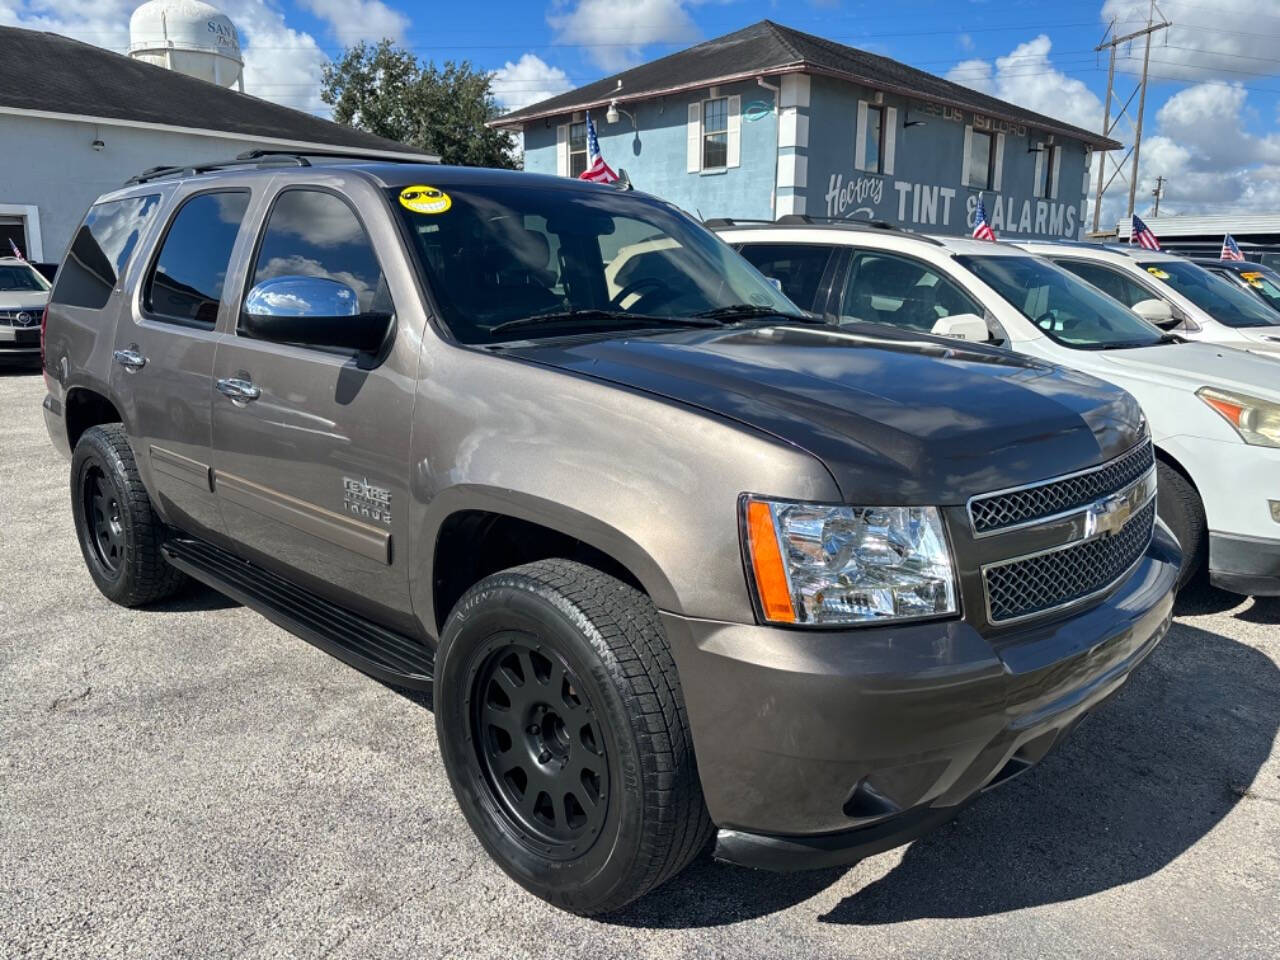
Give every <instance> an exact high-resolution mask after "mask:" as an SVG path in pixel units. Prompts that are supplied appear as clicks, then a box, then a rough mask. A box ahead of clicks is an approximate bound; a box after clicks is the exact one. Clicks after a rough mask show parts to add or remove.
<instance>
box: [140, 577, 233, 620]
mask: <svg viewBox="0 0 1280 960" xmlns="http://www.w3.org/2000/svg"><path fill="white" fill-rule="evenodd" d="M240 605H241V604H239V603H238V602H237V601H235V600H232V599H231V598H230V597H228V596H227V595H226V594H225V593H219V592H218V591H217V590H214V589H213V588H212V587H207V586H205V585H204V584H203V583H200V582H199V581H198V580H190V579H189V580H188V581H187V582H186V584H185V585H183V587H182V589H181V590H179V591H178V592H177V593H175V594H174V595H173V596H172V597H168V598H167V599H164V600H161V601H159V602H158V603H153V604H151V605H149V606H148V607H147V609H148V610H150V611H152V612H155V613H201V612H205V611H210V610H230V609H231V608H232V607H238V606H240Z"/></svg>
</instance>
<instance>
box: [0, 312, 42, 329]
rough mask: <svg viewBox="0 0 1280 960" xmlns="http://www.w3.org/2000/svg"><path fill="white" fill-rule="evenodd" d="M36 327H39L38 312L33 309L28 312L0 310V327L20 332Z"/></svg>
mask: <svg viewBox="0 0 1280 960" xmlns="http://www.w3.org/2000/svg"><path fill="white" fill-rule="evenodd" d="M19 318H21V319H19ZM38 326H40V310H36V309H34V308H32V309H30V310H0V327H17V328H18V329H20V330H21V329H24V328H26V327H38Z"/></svg>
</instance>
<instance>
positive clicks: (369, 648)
mask: <svg viewBox="0 0 1280 960" xmlns="http://www.w3.org/2000/svg"><path fill="white" fill-rule="evenodd" d="M164 555H165V557H166V559H168V561H169V562H170V563H171V564H173V565H174V566H175V567H177V568H178V569H179V570H181V571H182V572H183V573H186V574H188V575H189V576H191V577H193V578H195V579H196V580H199V581H200V582H201V583H204V584H207V585H208V586H210V587H212V588H213V589H214V590H217V591H218V592H219V593H224V594H226V595H227V596H228V597H231V598H232V599H233V600H237V601H239V602H240V603H243V604H244V605H245V606H246V607H249V608H250V609H252V610H256V611H257V612H258V613H260V614H262V615H263V616H264V617H266V618H267V619H268V620H270V621H271V622H272V623H274V624H276V625H278V626H280V627H283V628H284V629H285V630H288V631H289V632H290V633H292V634H294V635H296V636H298V637H301V638H302V639H303V640H306V641H307V642H308V643H312V644H314V645H315V646H317V647H319V648H320V649H321V650H323V651H324V652H325V653H328V654H331V655H332V656H335V657H337V658H338V659H339V660H341V661H343V662H344V663H348V664H350V665H351V666H353V667H355V668H356V669H357V670H361V671H363V672H364V673H367V674H369V675H370V676H372V677H376V678H377V679H379V680H384V681H386V682H387V683H393V684H396V685H398V686H402V687H409V688H411V689H414V690H430V689H431V675H432V673H433V672H434V669H435V658H434V656H433V655H432V653H431V651H430V650H428V649H427V647H425V646H424V645H423V644H422V643H420V642H418V641H417V640H414V639H413V638H411V637H406V636H404V635H403V634H400V633H396V632H394V631H392V630H388V629H386V628H385V627H380V626H378V625H377V624H376V623H374V622H373V621H372V620H368V619H366V618H365V617H362V616H360V615H359V614H357V613H352V612H351V611H350V610H347V609H345V608H343V607H339V606H338V605H337V604H334V603H330V602H329V601H328V600H324V599H321V598H320V597H317V596H316V595H315V594H313V593H310V592H309V591H307V590H304V589H302V588H301V587H299V586H297V585H296V584H293V583H290V582H289V581H288V580H285V579H284V578H283V577H280V576H277V575H276V574H274V573H271V572H269V571H267V570H264V569H263V568H262V567H259V566H255V565H254V564H252V563H249V562H248V561H246V560H241V559H240V558H239V557H236V556H234V555H233V554H230V553H228V552H226V551H225V550H220V549H219V548H217V547H215V546H212V545H211V544H208V543H205V542H203V541H201V540H192V539H188V538H185V537H183V538H173V539H170V540H168V541H167V542H166V543H165V545H164Z"/></svg>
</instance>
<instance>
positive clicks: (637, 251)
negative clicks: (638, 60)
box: [388, 185, 802, 343]
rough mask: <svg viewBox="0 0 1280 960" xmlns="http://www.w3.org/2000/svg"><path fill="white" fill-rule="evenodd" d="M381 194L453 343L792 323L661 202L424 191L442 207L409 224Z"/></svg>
mask: <svg viewBox="0 0 1280 960" xmlns="http://www.w3.org/2000/svg"><path fill="white" fill-rule="evenodd" d="M422 189H424V190H425V189H432V188H422ZM388 192H389V194H390V199H391V202H392V204H393V205H394V207H395V208H396V209H397V210H399V212H400V216H402V217H403V219H404V222H405V224H406V225H407V227H408V229H409V232H410V235H411V236H412V238H413V241H414V245H415V247H416V251H417V254H418V261H419V263H420V264H421V269H422V270H423V271H424V272H425V274H426V277H427V281H428V283H429V284H430V287H431V290H432V293H433V294H434V295H435V298H436V301H437V304H438V306H439V309H440V312H441V314H442V315H443V320H444V322H445V324H446V325H447V326H448V327H449V329H450V330H451V331H452V333H453V335H454V336H455V337H457V338H458V339H459V340H460V341H462V342H464V343H494V342H499V341H503V340H525V339H534V338H539V337H552V336H564V335H566V334H568V333H582V332H597V331H614V330H617V331H627V332H632V331H635V330H637V329H641V328H647V327H649V328H658V329H670V328H671V327H672V326H683V325H686V324H687V325H690V326H701V325H714V324H716V323H718V322H728V321H731V320H732V319H734V318H735V316H736V312H735V311H734V310H733V309H732V308H735V307H739V306H741V307H743V308H744V309H743V310H742V311H741V314H742V315H743V316H744V317H749V316H750V315H751V314H752V313H755V314H761V315H778V314H781V315H784V316H794V317H797V318H799V317H801V316H802V314H801V311H800V309H799V308H798V307H796V305H795V304H793V303H792V302H791V301H790V300H788V299H787V298H786V297H785V296H784V295H783V294H782V293H781V292H780V291H778V290H777V288H776V287H774V285H773V284H771V283H770V282H769V281H768V280H766V279H765V278H764V277H763V276H761V275H760V274H759V273H758V272H757V271H756V270H755V268H754V267H752V266H751V265H750V264H748V263H747V262H746V261H745V260H743V259H742V258H741V257H739V256H738V255H737V254H736V253H734V252H733V250H732V249H731V248H730V247H729V246H727V245H726V244H724V243H722V242H721V241H720V240H718V239H716V237H715V236H713V235H712V234H711V233H709V232H708V231H706V230H705V229H703V228H702V227H700V226H698V225H697V224H695V223H694V222H693V221H691V220H690V219H689V218H688V217H686V216H685V215H683V214H682V213H680V212H679V211H677V210H676V209H675V208H673V207H670V206H668V205H667V204H665V203H662V202H660V201H656V200H652V199H649V198H646V197H639V196H636V195H634V194H628V193H625V192H622V191H617V190H609V189H604V188H600V189H591V190H584V189H577V188H571V189H553V190H531V189H529V188H528V187H514V186H501V185H498V186H495V185H478V186H471V185H467V186H448V187H443V188H440V189H439V190H435V191H434V192H435V193H438V194H441V195H442V196H447V199H448V203H445V202H443V201H441V202H439V203H437V204H436V205H435V206H434V207H431V208H430V209H431V210H433V211H434V212H417V211H414V210H412V209H409V206H407V205H406V203H405V202H402V201H401V199H400V195H401V191H400V190H399V189H393V190H390V191H388ZM408 202H409V203H410V204H413V205H417V206H422V207H426V206H427V205H426V204H414V203H413V198H409V200H408ZM440 208H443V209H440ZM535 317H540V318H543V319H541V320H537V319H534V320H531V319H530V318H535Z"/></svg>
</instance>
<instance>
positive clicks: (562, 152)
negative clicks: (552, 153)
mask: <svg viewBox="0 0 1280 960" xmlns="http://www.w3.org/2000/svg"><path fill="white" fill-rule="evenodd" d="M556 173H557V174H558V175H559V176H562V177H567V176H568V175H569V125H568V124H567V123H562V124H560V126H558V127H556Z"/></svg>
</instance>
